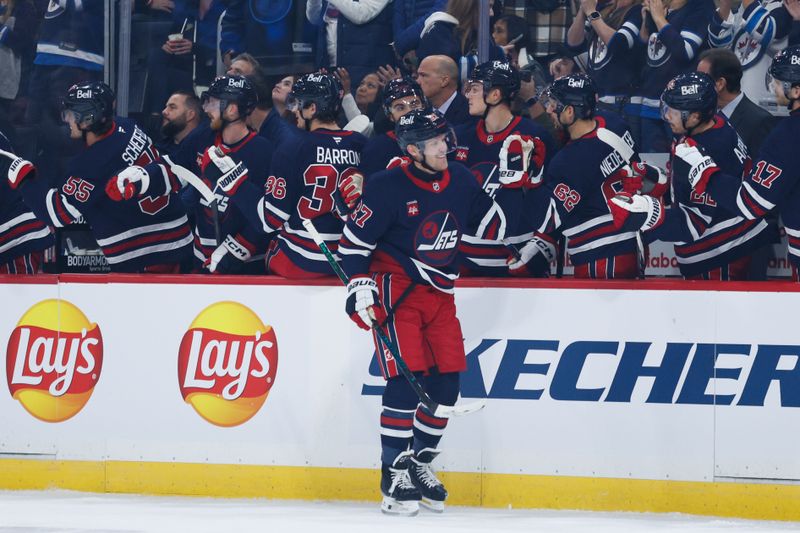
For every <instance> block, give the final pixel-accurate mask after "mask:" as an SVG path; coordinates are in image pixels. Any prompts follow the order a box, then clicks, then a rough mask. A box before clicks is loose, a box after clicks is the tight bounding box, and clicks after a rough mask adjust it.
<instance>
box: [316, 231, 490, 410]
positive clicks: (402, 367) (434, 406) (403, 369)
mask: <svg viewBox="0 0 800 533" xmlns="http://www.w3.org/2000/svg"><path fill="white" fill-rule="evenodd" d="M303 226H304V227H305V228H306V230H307V231H308V233H309V234H311V238H312V239H313V240H314V242H315V243H316V244H317V246H319V249H320V250H321V251H322V254H323V255H324V256H325V259H326V260H327V261H328V264H329V265H330V266H331V268H332V269H333V271H334V272H335V273H336V275H337V276H338V277H339V279H340V280H341V281H342V283H344V284H345V285H347V284H348V282H349V280H348V278H347V273H345V271H344V270H342V267H341V266H339V263H337V262H336V258H335V257H333V254H332V253H331V251H330V249H328V245H327V244H325V241H324V240H323V239H322V235H320V234H319V232H318V231H317V228H315V227H314V223H313V222H312V221H311V220H308V219H306V220H303ZM372 331H374V332H375V334H376V335H377V336H378V338H379V339H380V341H381V343H382V344H383V345H384V346H385V347H386V348H387V349H388V350H389V352H390V353H391V354H392V357H394V360H395V363H396V364H397V368H398V370H399V371H400V373H401V374H403V377H405V378H406V379H407V380H408V383H409V385H411V388H412V389H414V392H415V393H416V395H417V397H418V398H419V401H420V403H422V405H424V406H425V407H426V408H427V409H428V410H429V411H430V412H431V413H433V415H434V416H437V417H439V418H452V417H454V416H464V415H468V414H470V413H474V412H476V411H480V410H481V409H483V408H484V407H485V406H486V402H485V401H483V400H480V401H477V402H474V403H470V404H466V405H442V404H439V403H436V402H434V401H433V399H432V398H431V397H430V396H429V395H428V394H427V393H426V392H425V391H424V390H423V388H422V385H420V383H419V381H418V380H417V378H416V376H414V373H413V372H411V370H410V369H409V368H408V365H406V362H405V361H404V360H403V358H402V356H401V355H400V352H399V351H398V350H397V346H395V345H394V344H393V343H392V341H391V340H390V339H389V338H388V337H387V336H386V333H384V332H383V329H382V328H381V327H380V326H378V325H377V324H376V323H375V322H373V323H372Z"/></svg>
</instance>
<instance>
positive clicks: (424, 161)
mask: <svg viewBox="0 0 800 533" xmlns="http://www.w3.org/2000/svg"><path fill="white" fill-rule="evenodd" d="M416 147H417V149H418V150H419V151H420V153H421V154H422V160H419V159H417V158H416V157H415V158H414V161H416V162H417V163H419V164H420V165H422V167H423V168H425V169H426V170H429V171H431V172H432V173H434V174H436V173H438V172H439V171H438V170H436V169H435V168H433V167H432V166H430V165H429V164H428V156H426V155H425V150H424V147H422V148H420V146H419V143H418V144H417V145H416Z"/></svg>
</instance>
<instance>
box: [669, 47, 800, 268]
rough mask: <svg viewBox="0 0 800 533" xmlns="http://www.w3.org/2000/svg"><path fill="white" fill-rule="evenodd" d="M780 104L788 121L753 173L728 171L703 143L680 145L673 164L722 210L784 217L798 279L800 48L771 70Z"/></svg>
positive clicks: (768, 143)
mask: <svg viewBox="0 0 800 533" xmlns="http://www.w3.org/2000/svg"><path fill="white" fill-rule="evenodd" d="M769 72H770V75H771V76H772V77H773V78H774V79H775V80H776V81H777V84H776V85H777V87H776V90H777V92H778V98H779V100H784V101H785V102H787V106H788V108H789V117H787V118H786V119H784V120H783V121H781V122H780V123H779V124H778V125H777V126H776V127H775V128H774V129H773V130H772V132H771V133H770V134H769V136H768V137H767V138H766V140H765V141H764V144H763V145H762V146H761V152H759V154H758V157H757V158H756V160H755V164H754V165H753V168H752V170H751V171H750V173H749V174H748V175H747V176H746V177H745V178H744V180H742V179H741V177H740V176H739V175H736V174H729V173H728V172H725V171H724V170H723V169H722V168H721V167H720V165H719V164H718V163H717V161H716V160H715V158H713V157H711V156H710V155H709V154H708V153H707V151H706V149H705V148H704V147H703V146H702V145H700V144H699V143H694V142H692V141H691V140H687V141H686V142H683V143H680V144H678V145H677V146H676V147H675V157H674V159H673V160H674V165H675V166H676V170H675V171H676V172H678V171H679V170H678V167H683V169H681V170H680V171H681V172H686V174H687V176H688V180H689V183H690V184H691V186H692V189H693V190H694V192H695V194H698V195H700V194H703V193H706V194H707V195H708V196H710V197H711V198H713V200H714V201H715V202H716V203H717V204H719V205H720V206H721V207H722V208H724V209H727V210H729V211H730V212H731V213H735V214H736V215H739V216H741V217H744V218H746V219H747V220H748V221H756V220H758V219H761V218H763V217H764V216H766V215H768V214H773V213H776V214H780V217H781V221H782V222H783V226H784V228H785V230H786V235H787V237H788V239H789V260H790V261H791V263H792V270H793V274H794V279H795V280H796V281H797V280H798V266H800V150H798V149H797V139H798V138H800V45H794V46H790V47H787V48H786V49H784V50H783V51H781V52H779V53H778V54H777V55H776V56H775V59H773V61H772V65H771V66H770V70H769Z"/></svg>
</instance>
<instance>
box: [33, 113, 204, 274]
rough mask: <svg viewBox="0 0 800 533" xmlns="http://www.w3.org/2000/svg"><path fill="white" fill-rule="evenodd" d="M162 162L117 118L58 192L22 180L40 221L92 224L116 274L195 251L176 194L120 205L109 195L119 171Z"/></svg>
mask: <svg viewBox="0 0 800 533" xmlns="http://www.w3.org/2000/svg"><path fill="white" fill-rule="evenodd" d="M157 160H158V153H157V152H156V150H155V149H154V148H153V143H152V141H151V140H150V138H149V137H148V136H147V134H146V133H145V132H144V131H142V130H141V129H140V128H139V127H138V126H137V125H136V124H135V123H134V122H133V121H132V120H129V119H126V118H119V117H117V118H116V119H115V122H114V125H113V127H112V129H111V130H110V132H109V133H108V134H106V136H105V137H103V138H101V139H100V140H98V141H97V142H96V143H94V144H93V145H91V146H89V147H87V148H86V149H85V150H84V151H83V152H81V153H80V154H79V155H77V156H76V157H75V158H73V159H72V160H71V161H70V162H69V164H68V165H67V176H66V178H65V179H64V180H62V182H61V183H60V184H59V185H58V187H57V188H54V189H49V190H46V192H45V193H44V194H41V190H40V189H39V187H38V184H36V183H27V182H23V185H22V194H23V196H24V198H25V202H26V203H27V204H28V205H29V206H30V207H31V208H32V209H33V210H34V212H35V213H36V214H37V216H38V217H39V218H40V219H42V220H46V221H48V222H49V223H51V224H53V225H54V226H56V227H63V226H65V225H67V224H72V223H73V222H78V221H82V220H85V221H86V222H88V223H89V225H90V226H91V228H92V234H93V235H94V237H95V239H96V240H97V244H98V245H100V248H101V249H102V250H103V254H104V255H105V257H106V260H107V261H108V263H109V265H110V266H111V270H112V271H115V272H138V271H141V270H143V269H144V268H145V267H147V266H151V265H161V264H176V263H180V262H181V261H183V260H184V259H186V257H187V256H188V254H189V252H190V245H191V242H192V235H191V231H190V229H189V224H188V220H187V218H186V212H185V210H184V208H183V206H182V205H181V203H180V201H179V199H178V197H177V195H176V194H174V191H172V190H169V191H167V192H166V194H161V195H158V194H153V195H152V196H145V197H143V198H139V199H137V200H132V201H129V202H115V201H114V200H112V199H111V198H109V197H108V196H107V195H106V191H105V188H106V184H107V183H108V181H109V180H110V179H111V178H112V177H113V176H115V175H117V174H118V173H119V171H120V170H122V169H124V168H126V167H128V166H131V165H140V166H143V165H145V164H149V163H151V162H153V161H157Z"/></svg>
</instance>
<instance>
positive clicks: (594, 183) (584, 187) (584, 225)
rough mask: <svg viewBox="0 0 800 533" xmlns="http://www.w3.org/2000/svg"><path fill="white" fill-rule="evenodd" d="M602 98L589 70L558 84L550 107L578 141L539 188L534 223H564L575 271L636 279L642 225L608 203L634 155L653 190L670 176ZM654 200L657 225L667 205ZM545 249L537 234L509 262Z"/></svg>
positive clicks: (556, 226) (535, 226)
mask: <svg viewBox="0 0 800 533" xmlns="http://www.w3.org/2000/svg"><path fill="white" fill-rule="evenodd" d="M596 105H597V90H596V89H595V86H594V82H593V81H592V79H591V78H590V77H588V76H586V75H585V74H570V75H568V76H565V77H563V78H559V79H558V80H556V81H555V82H553V84H552V85H551V87H550V89H549V92H548V95H547V101H546V108H547V111H548V113H550V116H551V118H552V119H553V120H554V122H556V123H557V124H558V125H560V127H562V128H563V129H564V130H566V132H567V133H568V135H569V139H570V141H569V142H568V143H567V144H566V145H565V146H564V147H562V148H561V150H559V152H558V153H557V154H556V155H555V157H553V160H552V161H551V162H550V165H549V166H548V167H547V172H546V174H547V175H546V178H545V181H546V183H545V185H544V186H543V187H540V188H538V189H534V190H533V191H531V193H532V194H534V195H535V197H534V199H535V202H534V203H533V205H534V207H533V208H532V209H530V210H529V211H526V215H527V216H528V217H529V223H530V227H531V229H532V230H535V231H537V232H538V233H552V232H554V231H558V230H560V231H561V232H562V233H563V234H564V235H565V236H566V237H567V252H568V253H569V256H570V259H571V261H572V263H573V265H575V277H578V278H595V279H611V278H635V277H637V276H639V275H641V274H642V273H643V272H642V270H643V264H642V263H643V255H644V251H643V250H640V245H639V242H638V241H639V239H638V238H637V231H636V230H638V229H642V228H636V229H630V228H628V227H627V226H626V227H622V228H617V227H615V225H614V220H613V218H612V216H611V212H610V211H609V206H608V204H607V202H608V201H609V200H610V199H611V198H612V197H613V196H615V195H616V194H617V193H619V192H622V191H623V190H624V188H625V187H627V186H628V185H627V183H626V180H625V179H624V176H623V175H622V174H621V173H620V170H621V169H622V168H623V167H625V166H626V165H628V164H629V163H631V162H633V163H636V165H637V167H640V168H641V169H642V172H643V173H644V174H646V175H647V180H646V181H647V183H648V184H649V186H648V190H649V191H650V194H662V191H663V190H664V189H665V188H666V177H665V176H663V175H662V174H663V173H660V172H659V171H658V170H657V169H655V168H653V167H650V166H649V165H644V164H640V163H638V156H637V155H636V152H635V146H634V142H633V138H632V136H631V134H630V132H629V131H628V127H627V125H626V124H625V123H624V122H623V121H622V120H621V119H620V118H619V117H617V116H616V115H613V114H610V113H608V114H603V115H599V114H596V113H595V109H596ZM640 165H641V166H640ZM631 179H633V177H631ZM645 198H650V196H646V197H645ZM652 205H653V210H652V213H653V214H654V218H653V220H651V221H650V222H651V223H652V225H655V224H657V223H658V222H660V217H658V216H656V215H657V213H655V210H656V209H658V208H659V207H661V205H660V204H659V203H657V202H653V203H652ZM542 253H544V251H543V250H542V246H541V243H540V242H539V241H538V240H536V239H532V240H531V241H530V242H528V243H527V244H525V246H524V247H523V248H522V249H521V250H520V252H519V255H520V258H519V259H516V260H514V261H512V262H511V264H510V265H509V268H510V269H511V270H517V269H519V268H524V267H525V265H526V264H527V263H528V262H530V261H531V260H534V259H535V258H536V257H537V256H539V255H541V254H542Z"/></svg>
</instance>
